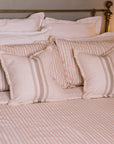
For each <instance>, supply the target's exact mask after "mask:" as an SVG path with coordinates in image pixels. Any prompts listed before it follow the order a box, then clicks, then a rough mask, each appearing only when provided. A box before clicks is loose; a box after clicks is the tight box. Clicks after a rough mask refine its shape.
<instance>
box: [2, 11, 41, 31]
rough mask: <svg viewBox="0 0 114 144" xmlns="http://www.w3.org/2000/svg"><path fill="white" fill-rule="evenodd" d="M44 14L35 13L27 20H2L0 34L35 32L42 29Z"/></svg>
mask: <svg viewBox="0 0 114 144" xmlns="http://www.w3.org/2000/svg"><path fill="white" fill-rule="evenodd" d="M43 19H44V13H42V12H41V13H35V14H32V15H31V16H30V17H28V18H25V19H0V32H34V31H38V30H40V28H41V24H42V21H43Z"/></svg>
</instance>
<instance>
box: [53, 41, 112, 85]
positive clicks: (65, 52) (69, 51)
mask: <svg viewBox="0 0 114 144" xmlns="http://www.w3.org/2000/svg"><path fill="white" fill-rule="evenodd" d="M55 42H56V45H57V49H58V51H59V55H60V57H61V59H62V63H63V67H64V70H65V75H66V81H67V84H69V87H73V86H79V85H82V84H83V80H82V77H81V74H80V70H79V68H78V66H77V64H76V61H75V60H74V56H73V55H74V53H75V55H76V53H79V52H84V53H88V54H94V55H98V56H101V55H104V54H105V53H106V52H107V51H108V50H110V49H111V48H112V47H114V41H113V40H106V41H105V40H95V41H81V40H80V41H70V40H63V39H55Z"/></svg>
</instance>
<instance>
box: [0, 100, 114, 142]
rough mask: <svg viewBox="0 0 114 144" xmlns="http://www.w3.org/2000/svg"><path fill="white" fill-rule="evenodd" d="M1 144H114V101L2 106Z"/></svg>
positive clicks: (0, 111) (73, 101)
mask: <svg viewBox="0 0 114 144" xmlns="http://www.w3.org/2000/svg"><path fill="white" fill-rule="evenodd" d="M0 136H1V138H0V140H1V142H0V143H1V144H113V143H114V98H101V99H88V100H83V99H77V100H68V101H61V102H51V103H39V104H29V105H19V106H15V107H13V106H8V105H0Z"/></svg>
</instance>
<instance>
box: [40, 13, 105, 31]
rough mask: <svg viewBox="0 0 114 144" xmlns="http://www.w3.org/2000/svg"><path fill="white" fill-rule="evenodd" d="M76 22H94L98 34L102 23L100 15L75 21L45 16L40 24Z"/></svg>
mask: <svg viewBox="0 0 114 144" xmlns="http://www.w3.org/2000/svg"><path fill="white" fill-rule="evenodd" d="M57 23H59V24H69V27H70V24H76V23H86V24H89V23H90V24H95V25H96V33H97V34H100V31H101V24H102V17H101V16H95V17H88V18H83V19H80V20H77V21H68V20H58V19H54V18H49V17H46V18H45V19H44V20H43V23H42V26H43V27H46V26H47V25H49V24H57Z"/></svg>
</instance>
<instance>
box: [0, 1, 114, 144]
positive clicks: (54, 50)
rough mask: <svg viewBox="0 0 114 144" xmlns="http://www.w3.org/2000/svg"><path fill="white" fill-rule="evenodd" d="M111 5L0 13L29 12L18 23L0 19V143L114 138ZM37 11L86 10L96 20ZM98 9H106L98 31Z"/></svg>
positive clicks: (107, 142) (74, 143) (63, 143)
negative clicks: (71, 17)
mask: <svg viewBox="0 0 114 144" xmlns="http://www.w3.org/2000/svg"><path fill="white" fill-rule="evenodd" d="M112 5H113V3H112V2H111V1H107V2H106V9H87V10H86V9H85V10H84V9H81V10H0V12H1V13H24V12H25V13H26V12H35V14H32V15H31V16H29V17H28V18H25V19H23V20H21V19H4V20H0V25H1V28H0V80H1V81H0V144H56V143H57V144H113V143H114V32H109V25H110V19H111V15H112V12H111V9H110V8H111V6H112ZM43 12H90V13H91V14H92V16H94V17H90V18H84V19H80V20H77V21H76V22H74V21H67V20H58V19H53V18H49V17H47V18H45V19H44V13H43ZM96 12H104V14H105V33H103V34H100V31H101V25H102V21H101V17H99V16H96V17H95V14H96ZM17 27H18V29H17ZM74 30H75V31H76V32H75V33H74ZM96 69H97V71H96Z"/></svg>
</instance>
